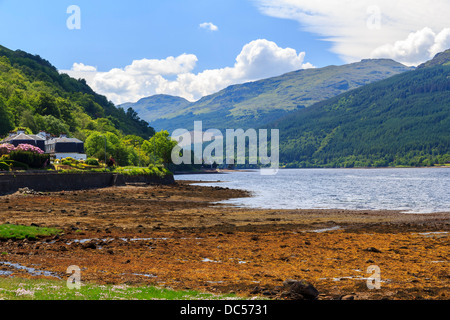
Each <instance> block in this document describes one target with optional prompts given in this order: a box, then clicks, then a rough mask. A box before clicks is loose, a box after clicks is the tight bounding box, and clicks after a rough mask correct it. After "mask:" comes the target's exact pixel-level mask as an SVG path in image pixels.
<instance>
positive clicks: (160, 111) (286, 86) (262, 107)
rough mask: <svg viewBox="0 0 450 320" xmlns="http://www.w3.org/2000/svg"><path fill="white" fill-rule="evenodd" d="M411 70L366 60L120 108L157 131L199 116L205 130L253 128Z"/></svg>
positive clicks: (154, 98)
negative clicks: (191, 98) (195, 97)
mask: <svg viewBox="0 0 450 320" xmlns="http://www.w3.org/2000/svg"><path fill="white" fill-rule="evenodd" d="M410 70H412V68H410V67H406V66H404V65H402V64H400V63H398V62H395V61H393V60H389V59H374V60H362V61H361V62H357V63H352V64H346V65H342V66H328V67H324V68H313V69H305V70H298V71H294V72H290V73H287V74H284V75H281V76H278V77H273V78H268V79H263V80H259V81H254V82H249V83H244V84H238V85H232V86H230V87H227V88H225V89H223V90H221V91H219V92H217V93H214V94H212V95H209V96H206V97H203V98H202V99H200V100H198V101H196V102H192V103H191V102H189V101H187V100H185V99H183V98H180V97H173V96H167V95H158V96H152V97H149V98H145V99H142V100H140V101H139V102H137V103H132V104H123V105H121V106H120V107H123V108H127V107H132V108H133V109H134V110H136V111H137V113H138V114H139V116H140V117H142V118H143V119H145V120H147V121H149V122H150V125H151V126H153V127H154V128H155V129H168V130H169V131H172V130H174V129H177V128H186V129H189V130H191V129H193V125H194V121H198V120H202V121H203V124H204V128H217V129H226V128H254V127H258V126H261V125H264V124H266V123H270V122H272V121H274V120H277V119H279V118H281V117H283V116H285V115H287V114H289V113H292V112H295V111H297V110H299V109H302V108H307V107H309V106H311V105H313V104H314V103H317V102H320V101H323V100H326V99H329V98H332V97H334V96H337V95H339V94H341V93H343V92H346V91H348V90H352V89H355V88H358V87H361V86H364V85H366V84H369V83H373V82H375V81H379V80H383V79H386V78H388V77H391V76H393V75H396V74H399V73H403V72H406V71H410Z"/></svg>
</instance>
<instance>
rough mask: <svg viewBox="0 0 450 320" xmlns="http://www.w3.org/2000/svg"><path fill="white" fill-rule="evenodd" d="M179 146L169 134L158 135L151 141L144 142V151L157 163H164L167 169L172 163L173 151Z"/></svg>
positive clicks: (163, 132) (165, 132)
mask: <svg viewBox="0 0 450 320" xmlns="http://www.w3.org/2000/svg"><path fill="white" fill-rule="evenodd" d="M176 145H177V142H176V141H175V140H172V138H170V136H169V132H167V131H161V132H158V133H156V134H155V135H154V136H153V137H152V138H151V139H150V140H147V141H144V143H143V144H142V150H143V151H144V152H145V153H146V154H147V155H149V156H150V157H152V156H153V158H156V161H158V162H160V163H162V164H163V165H164V166H165V167H166V168H167V167H168V166H169V164H171V163H172V149H173V148H174V147H175V146H176Z"/></svg>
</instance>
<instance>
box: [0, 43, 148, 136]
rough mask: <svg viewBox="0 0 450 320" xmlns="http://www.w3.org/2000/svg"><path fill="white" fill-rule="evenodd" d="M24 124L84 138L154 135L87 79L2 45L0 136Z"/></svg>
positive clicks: (0, 66)
mask: <svg viewBox="0 0 450 320" xmlns="http://www.w3.org/2000/svg"><path fill="white" fill-rule="evenodd" d="M19 126H20V127H28V128H29V129H31V130H32V131H34V132H36V131H38V130H46V131H48V132H50V133H53V134H59V133H60V132H61V131H64V132H66V133H71V134H74V135H76V136H79V137H82V136H83V134H82V131H83V130H86V129H87V130H98V131H102V130H117V131H120V132H122V133H123V134H125V135H128V134H134V135H138V136H141V137H144V138H148V137H149V136H152V135H153V134H154V129H153V128H151V127H150V126H149V124H148V122H146V121H144V120H142V119H140V118H139V116H138V115H137V113H136V112H135V111H134V110H133V109H127V110H126V111H125V110H124V109H123V108H117V107H116V106H115V105H114V104H113V103H111V102H109V101H108V100H107V99H106V97H104V96H102V95H99V94H97V93H95V92H94V91H93V90H92V89H91V88H90V87H89V86H88V85H87V84H86V82H85V80H75V79H73V78H70V77H69V76H68V75H66V74H60V73H59V72H58V70H57V69H56V68H55V67H54V66H52V65H51V64H50V63H49V62H48V61H47V60H44V59H42V58H41V57H40V56H38V55H31V54H29V53H26V52H24V51H21V50H17V51H12V50H9V49H7V48H5V47H3V46H0V136H2V135H5V134H7V133H8V132H9V131H10V130H12V129H14V128H16V127H19Z"/></svg>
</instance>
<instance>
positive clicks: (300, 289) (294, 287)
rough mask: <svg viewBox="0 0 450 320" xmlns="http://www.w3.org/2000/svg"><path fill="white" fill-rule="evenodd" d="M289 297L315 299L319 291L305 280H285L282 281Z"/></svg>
mask: <svg viewBox="0 0 450 320" xmlns="http://www.w3.org/2000/svg"><path fill="white" fill-rule="evenodd" d="M283 285H284V288H285V289H286V291H287V292H285V293H287V294H288V298H289V299H296V300H298V299H300V298H301V299H303V298H304V299H308V300H315V299H317V297H318V296H319V291H317V289H316V288H314V286H313V285H312V284H310V283H308V282H307V281H305V280H301V281H297V280H291V279H289V280H286V281H284V282H283ZM300 296H301V297H300Z"/></svg>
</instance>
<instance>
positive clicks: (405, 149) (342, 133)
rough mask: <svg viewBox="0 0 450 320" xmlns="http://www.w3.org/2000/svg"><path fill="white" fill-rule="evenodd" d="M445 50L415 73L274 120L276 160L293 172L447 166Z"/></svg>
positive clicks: (449, 75)
mask: <svg viewBox="0 0 450 320" xmlns="http://www.w3.org/2000/svg"><path fill="white" fill-rule="evenodd" d="M449 53H450V51H449V52H447V59H442V58H443V55H438V56H437V59H438V60H434V61H433V60H432V61H430V62H429V63H427V64H424V65H422V66H421V67H420V68H418V69H417V70H415V71H411V72H406V73H403V74H400V75H396V76H394V77H391V78H389V79H386V80H383V81H379V82H376V83H373V84H370V85H366V86H364V87H361V88H358V89H355V90H352V91H350V92H347V93H344V94H342V95H339V96H337V97H334V98H332V99H330V100H327V101H323V102H320V103H317V104H315V105H314V106H311V107H310V108H308V109H304V110H301V111H299V112H297V113H295V114H293V115H291V116H289V117H286V118H283V119H280V120H279V121H276V122H274V123H272V124H270V125H268V126H267V127H268V128H279V129H280V144H281V146H280V157H281V161H282V162H283V163H287V164H289V165H290V166H298V167H314V166H325V167H354V166H355V167H361V166H389V165H408V166H415V165H432V164H439V163H441V164H442V163H445V162H448V161H450V65H449V64H448V62H449V61H450V55H449Z"/></svg>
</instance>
